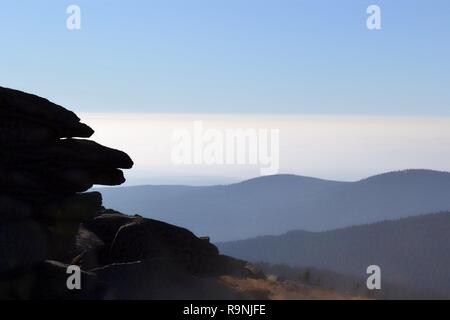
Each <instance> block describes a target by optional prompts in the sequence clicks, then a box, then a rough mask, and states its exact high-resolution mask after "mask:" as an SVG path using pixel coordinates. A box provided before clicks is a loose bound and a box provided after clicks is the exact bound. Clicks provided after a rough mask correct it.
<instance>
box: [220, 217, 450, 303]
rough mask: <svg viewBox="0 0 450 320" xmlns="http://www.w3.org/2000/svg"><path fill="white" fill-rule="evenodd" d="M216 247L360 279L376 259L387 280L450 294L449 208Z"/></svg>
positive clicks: (426, 292)
mask: <svg viewBox="0 0 450 320" xmlns="http://www.w3.org/2000/svg"><path fill="white" fill-rule="evenodd" d="M217 246H218V248H219V250H220V251H221V252H222V253H224V254H227V255H231V256H233V257H237V258H241V259H247V260H248V261H252V262H268V263H271V264H284V265H289V266H302V267H314V268H320V269H328V270H333V271H334V272H338V273H342V274H347V275H352V276H356V277H361V278H366V277H367V275H366V268H367V266H369V265H372V264H375V265H378V266H380V268H381V271H382V279H383V281H384V282H388V283H393V284H396V285H399V286H401V287H404V288H405V290H407V289H408V288H409V289H411V291H415V292H422V293H421V294H422V297H425V298H428V297H436V296H440V297H445V298H450V272H449V270H450V212H443V213H435V214H427V215H420V216H416V217H410V218H403V219H399V220H394V221H384V222H377V223H374V224H369V225H361V226H353V227H348V228H343V229H337V230H332V231H325V232H307V231H290V232H287V233H285V234H283V235H279V236H261V237H256V238H253V239H248V240H241V241H232V242H225V243H219V244H217ZM408 294H409V292H407V291H405V292H403V293H402V295H403V296H408Z"/></svg>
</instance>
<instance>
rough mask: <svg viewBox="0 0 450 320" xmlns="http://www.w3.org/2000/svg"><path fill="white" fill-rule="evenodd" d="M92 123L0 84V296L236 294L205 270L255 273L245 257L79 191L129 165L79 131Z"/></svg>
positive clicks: (115, 180) (112, 179)
mask: <svg viewBox="0 0 450 320" xmlns="http://www.w3.org/2000/svg"><path fill="white" fill-rule="evenodd" d="M93 132H94V131H93V130H92V129H91V128H90V127H89V126H87V125H86V124H83V123H81V122H80V119H79V118H78V117H77V116H76V115H75V114H74V113H73V112H71V111H68V110H66V109H64V108H63V107H61V106H58V105H56V104H54V103H52V102H50V101H48V100H46V99H43V98H40V97H37V96H34V95H30V94H27V93H23V92H20V91H16V90H11V89H6V88H2V87H0V133H1V135H0V146H1V148H0V298H10V299H96V298H97V299H99V298H106V299H108V298H110V299H113V298H121V299H131V298H133V299H135V298H140V299H145V298H156V299H158V298H189V297H191V298H213V297H221V298H224V297H229V298H230V297H236V295H235V294H234V293H232V292H230V291H229V290H228V289H227V288H225V287H223V286H221V285H220V284H219V283H218V282H216V281H215V280H214V277H215V276H219V275H222V274H235V275H239V276H257V274H256V273H255V272H253V271H252V270H251V269H249V268H248V267H247V265H246V262H244V261H239V260H235V259H232V258H228V257H224V256H221V255H219V253H218V250H217V248H216V247H215V246H214V245H212V244H210V243H209V241H207V240H204V239H200V238H197V237H196V236H195V235H194V234H193V233H191V232H190V231H188V230H186V229H183V228H180V227H176V226H173V225H169V224H167V223H163V222H160V221H156V220H151V219H144V218H142V217H140V216H127V215H124V214H121V213H118V212H115V211H112V210H105V209H104V208H103V207H102V198H101V194H100V193H98V192H87V193H84V192H85V191H87V190H89V189H90V188H91V187H92V186H93V185H94V184H103V185H119V184H121V183H123V182H124V181H125V178H124V176H123V173H122V171H121V169H129V168H131V167H132V166H133V162H132V160H131V159H130V157H129V156H128V155H127V154H125V153H124V152H122V151H118V150H114V149H111V148H107V147H104V146H101V145H99V144H97V143H95V142H93V141H89V140H85V139H79V138H89V137H90V136H91V135H92V134H93ZM68 264H72V265H77V266H79V267H80V268H81V270H82V274H81V279H82V282H83V285H82V289H81V290H75V291H72V290H69V289H68V288H67V285H66V280H67V277H68V274H67V273H66V269H67V266H68ZM197 276H201V277H204V278H202V280H199V278H197ZM214 294H216V296H214Z"/></svg>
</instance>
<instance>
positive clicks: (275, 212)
mask: <svg viewBox="0 0 450 320" xmlns="http://www.w3.org/2000/svg"><path fill="white" fill-rule="evenodd" d="M100 191H101V192H102V194H103V199H104V203H105V205H106V206H107V207H113V208H117V209H118V210H122V211H126V212H131V213H137V214H141V215H144V216H146V217H151V218H154V219H162V220H164V221H168V222H169V223H173V224H177V225H183V226H186V227H187V228H189V229H190V230H192V231H194V232H195V233H196V234H198V235H202V236H203V235H208V236H211V238H212V240H213V241H227V240H237V239H245V238H250V237H255V236H260V235H269V234H281V233H284V232H286V231H289V230H293V229H303V230H308V231H325V230H331V229H336V228H342V227H347V226H351V225H357V224H364V223H371V222H377V221H382V220H387V219H397V218H402V217H407V216H414V215H419V214H424V213H428V212H438V211H445V210H450V173H448V172H439V171H431V170H405V171H398V172H389V173H385V174H380V175H376V176H372V177H369V178H367V179H363V180H360V181H356V182H339V181H329V180H322V179H316V178H310V177H302V176H295V175H275V176H266V177H259V178H254V179H251V180H247V181H243V182H240V183H236V184H231V185H218V186H208V187H189V186H136V187H123V188H107V189H100Z"/></svg>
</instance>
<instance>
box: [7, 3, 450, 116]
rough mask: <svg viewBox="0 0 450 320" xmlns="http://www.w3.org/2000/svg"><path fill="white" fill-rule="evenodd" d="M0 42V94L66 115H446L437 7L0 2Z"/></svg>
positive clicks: (447, 84) (444, 21) (445, 56)
mask: <svg viewBox="0 0 450 320" xmlns="http://www.w3.org/2000/svg"><path fill="white" fill-rule="evenodd" d="M70 4H77V5H79V6H80V7H81V10H82V30H80V31H72V32H71V31H68V30H67V29H66V18H67V14H66V8H67V6H68V5H70ZM370 4H377V5H379V6H380V7H381V10H382V28H383V29H382V30H381V31H369V30H367V28H366V16H367V14H366V8H367V6H368V5H370ZM0 39H1V42H2V44H1V51H0V85H2V86H7V87H14V88H18V89H22V90H26V91H31V92H34V93H37V94H39V95H43V96H46V97H49V98H51V99H52V100H54V101H55V102H58V103H60V104H63V105H65V106H67V107H69V108H71V109H73V110H74V111H77V112H174V113H181V112H183V113H186V112H203V113H205V112H206V113H227V112H229V113H240V112H242V113H247V112H251V113H254V112H255V113H298V114H329V115H344V114H362V115H368V114H369V115H372V114H375V115H425V116H448V115H450V90H449V88H450V59H449V57H450V1H448V0H433V1H425V0H421V1H419V0H395V1H393V0H386V1H381V0H379V1H377V0H371V1H365V0H352V1H350V0H342V1H335V0H327V1H326V0H309V1H301V0H271V1H264V0H189V1H186V0H158V1H155V0H145V1H144V0H143V1H133V0H131V1H111V0H108V1H106V0H104V1H99V0H89V1H87V0H73V1H61V0H58V1H56V0H55V1H50V0H47V1H45V0H44V1H34V0H28V1H25V0H22V1H4V0H1V1H0Z"/></svg>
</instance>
